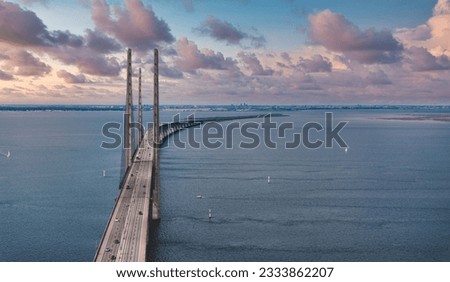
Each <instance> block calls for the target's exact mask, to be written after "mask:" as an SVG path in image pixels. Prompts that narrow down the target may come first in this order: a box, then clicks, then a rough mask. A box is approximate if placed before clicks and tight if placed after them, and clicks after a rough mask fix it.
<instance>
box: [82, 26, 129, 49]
mask: <svg viewBox="0 0 450 282" xmlns="http://www.w3.org/2000/svg"><path fill="white" fill-rule="evenodd" d="M86 46H87V47H89V48H91V49H93V50H95V51H97V52H99V53H103V54H108V53H111V52H117V51H120V50H121V49H123V48H122V46H121V45H120V44H119V42H117V41H116V40H115V39H114V38H112V37H109V36H107V35H105V34H104V33H102V32H101V31H99V30H90V29H87V30H86Z"/></svg>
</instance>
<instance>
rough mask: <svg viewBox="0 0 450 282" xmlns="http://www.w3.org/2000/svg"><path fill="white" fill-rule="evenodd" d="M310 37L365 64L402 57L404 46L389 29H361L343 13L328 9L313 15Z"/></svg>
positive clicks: (388, 61)
mask: <svg viewBox="0 0 450 282" xmlns="http://www.w3.org/2000/svg"><path fill="white" fill-rule="evenodd" d="M309 22H310V30H309V37H310V39H311V41H312V42H313V43H315V44H320V45H322V46H324V47H325V48H327V49H328V50H331V51H335V52H342V53H343V54H344V55H345V56H346V57H348V58H349V59H353V60H356V61H358V62H360V63H363V64H377V63H378V64H389V63H395V62H398V61H399V60H400V59H401V55H402V50H403V46H402V44H401V43H400V42H398V41H397V40H396V39H395V38H394V37H393V35H392V33H391V32H390V31H388V30H381V31H377V30H375V29H374V28H370V29H367V30H364V31H362V30H360V29H359V28H358V27H357V26H355V25H354V24H352V23H351V22H349V21H348V20H347V19H346V18H345V17H344V16H343V15H340V14H336V13H333V12H331V11H330V10H325V11H322V12H319V13H316V14H314V15H311V16H310V17H309Z"/></svg>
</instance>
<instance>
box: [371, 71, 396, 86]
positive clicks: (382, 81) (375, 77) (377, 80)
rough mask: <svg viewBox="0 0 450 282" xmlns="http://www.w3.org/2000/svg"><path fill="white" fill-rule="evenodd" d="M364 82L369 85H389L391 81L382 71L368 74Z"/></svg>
mask: <svg viewBox="0 0 450 282" xmlns="http://www.w3.org/2000/svg"><path fill="white" fill-rule="evenodd" d="M366 82H367V83H368V84H370V85H390V84H392V81H391V80H390V79H389V77H388V76H387V75H386V73H385V72H384V71H382V70H379V71H375V72H369V74H368V75H367V77H366Z"/></svg>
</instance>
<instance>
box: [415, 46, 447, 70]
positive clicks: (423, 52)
mask: <svg viewBox="0 0 450 282" xmlns="http://www.w3.org/2000/svg"><path fill="white" fill-rule="evenodd" d="M407 54H408V59H407V60H406V61H407V63H408V64H409V65H410V67H411V70H413V71H437V70H448V69H450V60H449V58H448V57H447V56H445V55H441V56H434V55H432V54H431V53H430V52H428V50H427V49H425V48H423V47H414V46H413V47H411V48H409V49H408V50H407Z"/></svg>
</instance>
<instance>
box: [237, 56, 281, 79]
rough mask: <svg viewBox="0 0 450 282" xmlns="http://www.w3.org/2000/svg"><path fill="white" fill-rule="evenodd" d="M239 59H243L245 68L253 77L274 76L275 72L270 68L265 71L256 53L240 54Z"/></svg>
mask: <svg viewBox="0 0 450 282" xmlns="http://www.w3.org/2000/svg"><path fill="white" fill-rule="evenodd" d="M238 57H239V58H241V60H242V62H243V63H244V65H245V67H246V68H247V69H248V70H249V71H250V72H251V74H252V75H262V76H265V75H272V74H273V73H274V71H273V70H272V69H270V68H266V69H264V68H263V66H262V65H261V62H260V61H259V59H258V58H257V57H256V55H255V54H254V53H244V52H239V53H238Z"/></svg>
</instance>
